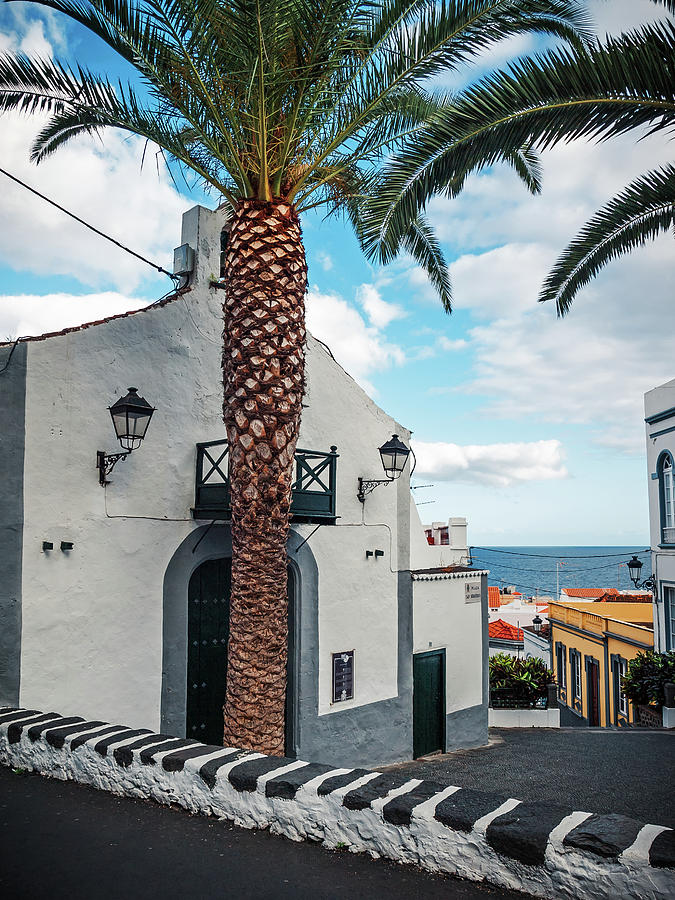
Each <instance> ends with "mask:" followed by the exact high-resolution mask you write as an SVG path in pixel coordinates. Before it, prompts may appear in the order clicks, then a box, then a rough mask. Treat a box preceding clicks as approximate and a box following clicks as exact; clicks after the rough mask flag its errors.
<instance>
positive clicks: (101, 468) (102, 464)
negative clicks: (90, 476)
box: [96, 450, 131, 487]
mask: <svg viewBox="0 0 675 900" xmlns="http://www.w3.org/2000/svg"><path fill="white" fill-rule="evenodd" d="M130 453H131V450H126V451H125V452H124V453H107V454H106V452H105V450H97V451H96V468H97V469H98V483H99V484H100V485H101V487H105V486H106V484H110V482H109V481H108V475H110V473H111V472H112V470H113V469H114V468H115V466H116V465H117V463H118V462H119V461H120V460H121V459H126V458H127V456H129V454H130Z"/></svg>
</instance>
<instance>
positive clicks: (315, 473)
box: [192, 440, 339, 524]
mask: <svg viewBox="0 0 675 900" xmlns="http://www.w3.org/2000/svg"><path fill="white" fill-rule="evenodd" d="M338 456H339V454H338V453H337V447H331V448H330V451H329V452H328V453H323V452H321V451H318V450H300V449H297V450H296V451H295V480H294V482H293V487H292V498H291V519H292V521H294V522H317V523H319V522H321V523H324V524H334V523H335V518H336V516H335V476H336V470H337V459H338ZM192 515H193V516H194V518H195V519H224V520H227V519H229V518H230V515H231V511H230V478H229V446H228V442H227V441H226V440H225V441H207V442H206V443H202V444H197V473H196V480H195V505H194V508H193V510H192Z"/></svg>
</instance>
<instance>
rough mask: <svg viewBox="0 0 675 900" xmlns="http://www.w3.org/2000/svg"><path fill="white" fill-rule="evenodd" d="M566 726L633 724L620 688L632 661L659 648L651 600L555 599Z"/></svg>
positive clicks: (555, 649) (552, 613)
mask: <svg viewBox="0 0 675 900" xmlns="http://www.w3.org/2000/svg"><path fill="white" fill-rule="evenodd" d="M548 619H549V622H550V623H551V650H552V654H553V668H554V672H555V677H556V681H557V683H558V696H559V698H560V702H561V703H562V704H564V705H565V706H566V707H567V709H564V708H563V709H562V710H561V717H560V724H561V725H574V724H578V725H601V726H603V727H608V726H612V725H618V726H622V725H630V724H631V723H632V722H633V711H632V709H631V704H630V702H629V701H628V699H627V698H626V697H625V695H624V694H623V693H622V691H621V676H622V675H623V674H625V672H626V666H627V664H628V661H629V660H631V659H633V658H634V657H635V656H637V654H638V653H639V652H640V651H641V650H642V651H644V650H652V649H653V647H654V626H653V621H652V604H651V603H604V602H603V603H593V602H590V603H588V602H587V603H584V602H579V603H550V604H549V611H548Z"/></svg>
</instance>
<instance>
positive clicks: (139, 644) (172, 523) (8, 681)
mask: <svg viewBox="0 0 675 900" xmlns="http://www.w3.org/2000/svg"><path fill="white" fill-rule="evenodd" d="M221 229H222V220H221V216H220V214H219V213H218V212H217V211H215V212H213V211H210V210H207V209H205V208H203V207H199V206H198V207H195V208H194V209H192V210H190V211H189V212H187V213H186V214H185V216H184V217H183V233H182V245H188V248H189V252H186V250H187V248H185V246H183V252H182V254H179V257H180V256H182V258H183V259H186V258H187V259H189V260H190V261H191V262H193V265H192V266H191V273H190V275H189V277H187V278H186V281H187V284H186V287H185V289H184V290H182V291H181V292H179V293H178V294H177V295H175V296H173V297H171V298H169V299H166V300H163V301H159V302H157V303H155V304H153V305H151V306H148V307H146V308H144V309H141V310H138V311H136V312H131V313H126V314H123V315H118V316H113V317H111V318H109V319H105V320H103V321H100V322H93V323H90V324H87V325H82V326H81V327H77V328H69V329H66V330H64V331H62V332H59V333H57V334H49V335H42V336H40V337H32V338H25V339H21V340H19V341H18V342H15V343H9V344H3V345H0V372H1V374H0V704H2V705H10V706H21V707H24V708H33V709H38V710H42V711H51V710H54V711H56V712H59V713H61V714H63V715H80V716H86V717H90V718H92V719H101V720H104V721H110V722H119V723H123V724H126V725H129V726H131V727H144V728H150V729H153V730H161V731H162V732H165V733H167V734H170V735H178V736H187V737H189V738H194V739H196V740H201V741H205V742H207V743H213V742H215V743H220V741H219V740H218V729H219V728H220V727H221V722H222V712H221V707H222V702H223V696H224V679H225V677H226V676H225V670H226V660H227V635H228V608H229V607H228V598H229V594H228V591H229V572H230V569H229V565H230V555H231V540H230V527H229V524H228V516H229V510H228V500H227V443H226V441H225V433H224V426H223V423H222V418H221V406H222V375H221V368H220V356H221V346H222V340H221V335H222V310H221V305H222V300H223V293H222V290H221V288H222V285H220V286H219V285H218V284H217V281H216V280H215V279H217V276H216V275H214V273H217V272H219V270H220V266H219V254H220V237H221ZM129 385H134V386H136V387H137V388H138V391H139V394H141V395H142V396H143V397H145V398H146V399H147V401H148V402H149V403H150V404H151V405H152V406H153V407H156V411H155V412H154V415H153V417H152V421H151V423H150V425H149V427H148V430H147V434H146V436H145V439H144V440H143V442H142V444H141V446H140V447H139V448H138V449H136V450H134V452H133V453H132V454H130V455H129V456H128V457H127V458H126V459H125V460H123V461H122V460H120V461H119V462H117V464H116V465H115V467H114V470H113V471H111V472H110V473H109V474H108V476H107V479H104V480H106V481H107V483H105V484H101V483H100V478H99V474H100V473H99V470H98V469H97V467H96V464H97V453H99V451H104V452H105V453H106V454H110V453H114V452H119V450H120V447H119V446H116V445H115V440H116V439H115V433H114V431H113V428H112V423H111V418H110V414H109V412H108V408H109V407H110V406H111V405H112V404H113V403H114V402H115V401H116V400H117V399H118V398H119V397H121V396H123V395H125V394H126V393H127V390H128V386H129ZM392 434H397V435H399V436H400V438H401V440H402V441H403V442H404V443H405V444H406V445H407V446H409V443H410V432H409V431H408V430H407V429H406V428H405V427H404V426H403V425H401V424H399V423H398V422H396V421H394V419H392V418H391V417H390V416H389V415H387V413H385V412H384V411H383V410H382V409H380V408H379V407H378V406H377V405H376V404H375V403H374V402H373V401H372V400H371V399H370V398H369V397H368V396H367V394H366V393H365V392H364V391H363V390H362V389H361V388H360V387H359V386H358V385H357V384H356V382H355V381H354V380H353V379H352V378H351V377H350V376H349V375H348V373H347V372H345V371H344V370H343V369H342V368H341V366H340V365H338V363H337V362H336V361H335V360H334V359H333V357H332V355H331V353H330V351H329V349H328V348H327V347H326V346H324V345H323V344H322V343H321V342H319V341H317V340H315V339H313V338H312V337H311V336H310V337H309V338H308V342H307V395H306V397H305V408H304V410H303V417H302V426H301V432H300V440H299V443H298V447H299V448H302V449H299V450H298V451H297V454H296V476H297V478H296V482H295V485H294V492H293V507H292V513H293V516H292V521H291V531H290V537H289V541H288V561H289V576H290V577H289V599H290V612H289V621H290V654H289V657H290V658H289V668H288V696H287V736H286V743H287V753H288V755H291V756H295V755H298V756H302V757H303V758H304V759H310V760H311V759H313V760H316V761H321V762H325V763H333V764H349V765H359V764H361V765H364V764H365V765H371V766H372V765H378V764H384V763H388V762H394V761H398V760H404V759H409V758H411V757H412V756H413V755H415V756H420V755H424V754H426V753H429V752H432V751H436V750H450V749H453V748H457V747H466V746H476V745H480V744H482V743H486V742H487V707H488V685H487V655H488V639H487V631H488V607H487V580H486V579H487V573H485V572H484V571H479V570H475V569H471V568H469V567H468V566H467V565H466V558H467V546H466V544H467V541H466V525H465V524H464V525H462V520H460V519H453V520H452V521H453V523H454V526H453V528H452V542H451V543H450V544H449V545H445V546H443V547H434V546H430V545H429V543H428V541H427V538H426V536H425V533H424V530H423V528H422V525H421V523H420V520H419V517H418V515H417V510H416V508H415V505H414V502H413V501H412V494H411V491H410V489H409V467H408V468H406V471H405V472H404V474H403V475H402V477H401V478H399V479H398V480H396V481H393V482H392V483H390V484H384V485H380V486H377V487H376V488H375V489H374V490H372V491H370V492H369V493H366V494H365V496H363V495H362V498H359V496H357V495H358V491H359V478H363V479H382V477H383V472H382V467H381V462H380V458H379V454H378V447H379V446H380V445H381V444H383V443H384V442H385V441H387V440H388V439H389V438H390V437H391V435H392Z"/></svg>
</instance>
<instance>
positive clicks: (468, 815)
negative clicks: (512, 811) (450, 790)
mask: <svg viewBox="0 0 675 900" xmlns="http://www.w3.org/2000/svg"><path fill="white" fill-rule="evenodd" d="M506 799H507V798H506V797H502V796H500V795H499V794H487V793H483V792H482V791H474V790H472V789H471V788H462V789H461V790H459V791H457V792H456V793H454V794H451V795H450V796H449V797H446V798H445V800H442V801H441V802H440V803H439V804H438V806H437V807H436V812H435V813H434V818H435V819H437V820H438V821H439V822H441V823H442V824H443V825H445V826H446V827H447V828H453V829H454V830H455V831H466V832H467V833H468V832H470V831H471V830H472V828H473V826H474V823H475V822H477V821H478V819H482V818H483V816H486V815H487V814H488V813H491V812H493V811H494V810H495V809H497V808H498V807H499V806H501V805H502V803H504V801H505V800H506Z"/></svg>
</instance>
